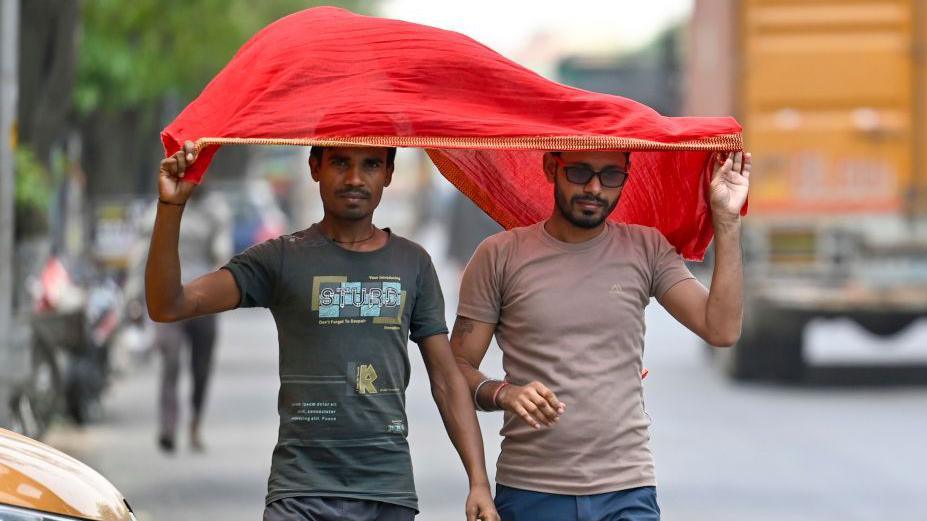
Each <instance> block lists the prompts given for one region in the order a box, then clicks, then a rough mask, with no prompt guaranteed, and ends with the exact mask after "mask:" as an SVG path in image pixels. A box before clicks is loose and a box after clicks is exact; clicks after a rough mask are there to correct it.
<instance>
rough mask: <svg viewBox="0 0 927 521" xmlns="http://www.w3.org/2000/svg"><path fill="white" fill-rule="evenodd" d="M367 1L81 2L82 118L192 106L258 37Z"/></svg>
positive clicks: (78, 92)
mask: <svg viewBox="0 0 927 521" xmlns="http://www.w3.org/2000/svg"><path fill="white" fill-rule="evenodd" d="M321 4H326V5H340V6H343V7H346V8H348V9H351V10H353V11H355V12H358V11H367V10H369V6H368V0H342V1H336V2H320V1H311V0H90V1H86V2H84V3H83V8H82V14H81V22H82V36H81V42H80V56H79V61H78V73H77V85H76V88H75V92H74V103H75V106H76V108H77V110H78V111H79V112H80V113H83V114H86V113H89V112H92V111H94V110H98V109H104V110H123V109H127V108H132V107H138V106H145V105H149V104H150V103H152V102H155V101H157V100H160V99H162V98H163V97H164V96H166V95H176V96H178V97H179V98H180V101H181V102H186V101H189V100H190V99H192V97H193V96H195V95H196V94H197V93H198V92H199V91H200V90H202V88H203V87H205V85H206V83H207V82H208V81H209V80H210V79H211V78H212V77H213V76H214V75H215V74H216V73H217V72H219V70H220V69H221V68H222V67H223V66H224V65H225V64H226V63H227V62H228V61H229V60H230V59H231V57H232V56H233V55H234V54H235V52H236V51H237V50H238V48H239V47H241V46H242V45H243V44H244V43H245V42H246V41H247V40H248V38H250V37H251V36H252V35H253V34H254V33H256V32H257V31H258V30H260V29H261V28H262V27H264V26H266V25H267V24H269V23H270V22H273V21H274V20H276V19H278V18H280V17H282V16H285V15H287V14H290V13H293V12H296V11H299V10H302V9H306V8H309V7H313V6H315V5H321Z"/></svg>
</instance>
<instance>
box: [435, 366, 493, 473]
mask: <svg viewBox="0 0 927 521" xmlns="http://www.w3.org/2000/svg"><path fill="white" fill-rule="evenodd" d="M431 391H432V395H433V396H434V399H435V403H436V404H437V406H438V410H439V411H440V413H441V419H442V420H443V421H444V427H445V429H447V433H448V435H449V436H450V438H451V443H453V444H454V448H455V449H457V453H458V454H459V455H460V459H461V461H462V462H463V465H464V468H465V469H466V471H467V476H468V478H469V479H470V487H471V488H472V487H474V486H487V487H488V486H489V480H488V478H487V476H486V462H485V456H484V454H483V436H482V434H481V432H480V425H479V423H478V422H477V420H476V412H475V411H474V409H473V400H472V398H471V394H470V391H469V389H468V387H467V382H466V380H465V379H464V377H463V376H462V375H461V374H460V373H459V372H458V371H456V370H453V369H451V370H448V371H444V372H443V373H442V374H440V375H436V377H435V378H433V379H432V385H431Z"/></svg>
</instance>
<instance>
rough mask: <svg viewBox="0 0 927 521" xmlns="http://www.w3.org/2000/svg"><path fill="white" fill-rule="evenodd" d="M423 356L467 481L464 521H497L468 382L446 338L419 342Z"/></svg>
mask: <svg viewBox="0 0 927 521" xmlns="http://www.w3.org/2000/svg"><path fill="white" fill-rule="evenodd" d="M421 350H422V357H423V358H424V360H425V367H426V368H427V370H428V378H429V380H431V394H432V395H433V396H434V399H435V403H436V404H437V405H438V410H439V411H440V412H441V419H442V420H444V427H445V428H446V429H447V433H448V435H449V436H450V438H451V442H452V443H453V444H454V447H455V448H456V449H457V453H458V454H460V459H461V461H463V464H464V467H465V468H466V471H467V476H468V477H469V479H470V494H469V497H468V498H467V505H466V512H467V521H475V520H477V519H480V520H482V521H498V520H499V515H498V514H497V513H496V507H495V505H494V504H493V500H492V492H491V491H490V489H489V478H488V477H487V476H486V457H485V455H484V453H483V436H482V435H481V434H480V425H479V423H478V422H477V421H476V412H474V409H473V401H472V400H471V399H470V392H469V391H468V390H467V383H466V381H465V380H464V378H463V376H462V375H461V374H460V370H459V369H458V368H457V365H456V364H455V363H454V356H453V354H452V353H451V347H450V344H449V343H448V340H447V335H445V334H441V335H433V336H430V337H428V338H426V339H424V340H422V342H421Z"/></svg>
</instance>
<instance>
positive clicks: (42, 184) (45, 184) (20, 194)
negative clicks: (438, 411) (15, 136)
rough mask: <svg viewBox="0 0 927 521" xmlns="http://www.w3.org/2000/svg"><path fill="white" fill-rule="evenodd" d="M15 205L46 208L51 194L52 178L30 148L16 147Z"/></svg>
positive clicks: (38, 208) (39, 208)
mask: <svg viewBox="0 0 927 521" xmlns="http://www.w3.org/2000/svg"><path fill="white" fill-rule="evenodd" d="M14 160H15V162H16V163H15V164H16V167H15V172H16V205H17V206H22V207H31V208H35V209H37V210H42V211H44V210H47V209H48V205H49V201H50V200H51V194H52V179H51V176H50V175H49V173H48V170H46V168H45V166H44V165H42V163H41V162H40V161H39V160H38V158H36V157H35V154H34V153H33V152H32V150H31V149H29V148H28V147H25V146H20V147H18V148H17V149H16V156H15V158H14Z"/></svg>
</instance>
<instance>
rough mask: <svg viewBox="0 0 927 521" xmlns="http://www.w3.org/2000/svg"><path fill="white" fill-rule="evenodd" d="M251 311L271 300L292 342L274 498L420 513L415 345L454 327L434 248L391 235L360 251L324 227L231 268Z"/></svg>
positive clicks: (285, 343) (253, 251) (283, 382)
mask: <svg viewBox="0 0 927 521" xmlns="http://www.w3.org/2000/svg"><path fill="white" fill-rule="evenodd" d="M224 268H225V269H228V270H229V271H230V272H231V273H232V275H233V276H234V277H235V281H236V283H237V284H238V288H239V290H240V291H241V302H240V303H239V306H240V307H254V306H262V307H266V308H269V309H270V311H271V313H272V314H273V317H274V321H275V322H276V324H277V335H278V341H279V345H280V395H279V399H278V412H279V415H280V430H279V436H278V440H277V446H276V448H275V449H274V454H273V460H272V463H271V471H270V479H269V480H268V493H267V502H268V503H270V502H271V501H274V500H277V499H280V498H283V497H294V496H334V497H347V498H353V499H364V500H372V501H382V502H386V503H394V504H398V505H403V506H407V507H410V508H414V509H416V510H417V509H418V504H417V498H416V495H415V485H414V482H413V479H412V463H411V459H410V457H409V447H408V444H407V442H406V436H407V431H408V429H407V422H406V412H405V390H406V387H407V386H408V383H409V356H408V352H407V349H406V345H407V341H408V339H409V338H410V337H411V339H412V340H413V341H415V342H419V341H421V340H423V339H425V338H427V337H429V336H432V335H437V334H446V333H447V325H446V323H445V319H444V298H443V296H442V294H441V288H440V286H439V284H438V279H437V275H436V274H435V270H434V266H433V265H432V262H431V258H430V257H429V256H428V254H427V253H426V252H425V250H423V249H422V248H421V247H420V246H418V245H417V244H415V243H413V242H411V241H409V240H406V239H403V238H401V237H398V236H396V235H393V234H390V237H389V240H388V242H387V244H386V246H384V247H383V248H381V249H379V250H376V251H372V252H353V251H349V250H346V249H344V248H342V247H340V246H338V245H337V244H335V243H333V242H332V241H331V240H329V239H328V238H327V237H325V236H324V235H323V234H322V233H321V232H320V230H319V226H318V225H317V224H316V225H313V226H312V227H310V228H309V229H307V230H304V231H302V232H298V233H294V234H292V235H284V236H281V237H278V238H276V239H272V240H269V241H267V242H264V243H261V244H258V245H256V246H253V247H251V248H249V249H248V250H246V251H245V252H243V253H241V254H239V255H237V256H235V257H233V258H232V260H231V261H229V263H228V264H227V265H226V266H224Z"/></svg>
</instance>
